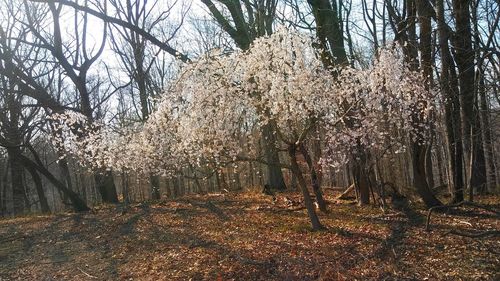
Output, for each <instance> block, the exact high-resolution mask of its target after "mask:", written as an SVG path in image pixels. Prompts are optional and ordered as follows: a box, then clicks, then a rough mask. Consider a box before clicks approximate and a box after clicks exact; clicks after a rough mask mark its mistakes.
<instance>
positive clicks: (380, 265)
mask: <svg viewBox="0 0 500 281" xmlns="http://www.w3.org/2000/svg"><path fill="white" fill-rule="evenodd" d="M326 197H327V199H329V202H330V205H329V210H330V212H329V213H328V214H320V219H321V221H322V223H323V224H324V225H325V226H326V227H327V228H328V229H327V230H324V231H316V232H312V231H311V230H310V227H309V221H308V218H307V214H306V212H305V210H304V209H303V208H300V204H297V205H294V201H299V198H300V196H299V194H296V193H283V194H278V195H277V200H276V202H273V200H272V198H271V196H265V195H261V194H258V193H237V194H224V195H222V194H218V195H217V194H216V195H203V196H187V197H183V198H180V199H175V200H167V201H162V202H157V203H142V204H132V205H130V208H128V210H127V211H126V212H124V211H123V206H104V207H100V208H98V209H95V210H94V211H93V212H89V213H83V214H71V213H67V214H56V215H50V216H26V217H21V218H15V219H4V220H0V280H2V281H4V280H217V281H219V280H500V238H499V236H496V237H495V236H484V237H479V238H470V237H464V236H460V235H457V234H453V233H450V230H454V231H462V232H467V233H478V232H482V231H491V230H496V231H498V230H500V220H499V219H498V216H495V215H494V213H491V212H488V211H485V210H476V209H472V208H463V209H461V211H457V212H454V213H453V214H450V213H448V214H443V213H441V214H435V215H433V217H432V221H431V231H430V232H427V231H426V230H425V222H426V212H425V210H423V209H419V208H418V206H417V207H416V208H415V207H414V206H412V208H406V207H404V206H403V207H401V208H400V210H394V209H391V210H387V211H386V212H385V213H384V212H382V211H381V209H380V208H377V207H374V206H368V207H358V206H356V205H354V204H352V202H348V201H347V202H346V201H342V202H340V201H335V199H334V198H335V197H334V195H333V194H328V195H327V196H326ZM479 201H480V202H482V203H485V204H489V205H490V206H493V207H494V208H497V209H498V207H499V206H500V198H499V197H481V198H479ZM419 210H421V211H419Z"/></svg>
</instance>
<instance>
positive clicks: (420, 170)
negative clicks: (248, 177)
mask: <svg viewBox="0 0 500 281" xmlns="http://www.w3.org/2000/svg"><path fill="white" fill-rule="evenodd" d="M412 146H413V148H412V150H413V157H412V160H413V161H412V162H413V163H412V164H413V186H414V187H415V189H416V190H417V193H418V194H419V195H420V198H422V200H423V201H424V204H425V206H426V207H427V208H432V207H435V206H441V205H443V204H442V203H441V201H439V200H438V199H437V198H436V196H434V194H433V193H432V190H431V189H430V188H429V185H428V183H427V179H426V177H425V163H426V161H425V159H421V158H420V157H426V155H427V153H426V151H425V150H426V149H430V147H428V146H426V145H420V144H418V143H416V142H415V143H413V145H412Z"/></svg>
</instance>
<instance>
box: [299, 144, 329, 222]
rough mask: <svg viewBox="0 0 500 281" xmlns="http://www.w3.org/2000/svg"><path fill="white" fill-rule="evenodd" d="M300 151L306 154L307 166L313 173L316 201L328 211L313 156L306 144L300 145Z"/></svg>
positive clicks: (321, 207) (321, 208)
mask: <svg viewBox="0 0 500 281" xmlns="http://www.w3.org/2000/svg"><path fill="white" fill-rule="evenodd" d="M299 150H300V152H301V153H302V155H303V156H304V158H305V160H306V162H307V166H308V167H309V172H310V173H311V183H312V187H313V192H314V195H315V196H316V202H318V206H319V209H320V210H321V211H322V212H324V213H326V212H327V211H328V209H327V206H326V202H325V199H323V193H322V192H321V185H320V182H319V178H318V175H317V173H316V169H315V168H314V165H313V162H312V159H311V156H310V155H309V153H308V152H307V148H306V147H305V146H304V144H301V145H300V147H299Z"/></svg>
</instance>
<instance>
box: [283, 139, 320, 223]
mask: <svg viewBox="0 0 500 281" xmlns="http://www.w3.org/2000/svg"><path fill="white" fill-rule="evenodd" d="M296 154H297V147H296V146H295V145H289V147H288V155H289V156H290V162H291V169H292V173H294V174H295V176H296V177H297V181H298V182H299V187H300V190H301V191H302V196H303V197H304V204H305V205H306V210H307V214H308V215H309V219H310V221H311V226H312V229H313V230H321V229H324V228H325V227H324V226H323V225H322V224H321V222H320V221H319V218H318V215H317V214H316V211H315V210H314V205H313V202H312V199H311V195H310V194H309V190H308V189H307V184H306V181H305V179H304V176H303V175H302V172H301V171H300V167H299V164H298V163H297V155H296Z"/></svg>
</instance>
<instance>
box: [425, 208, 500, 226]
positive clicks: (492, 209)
mask: <svg viewBox="0 0 500 281" xmlns="http://www.w3.org/2000/svg"><path fill="white" fill-rule="evenodd" d="M461 206H470V207H474V208H478V209H483V210H486V211H489V212H492V213H494V214H496V215H497V216H500V211H497V210H495V209H494V208H491V207H489V206H486V205H482V204H478V203H474V202H469V201H462V202H460V203H457V204H450V205H443V206H435V207H432V208H430V209H429V211H428V212H427V221H426V223H425V230H426V231H430V223H431V215H432V212H433V211H436V210H449V209H451V208H458V207H461Z"/></svg>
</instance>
